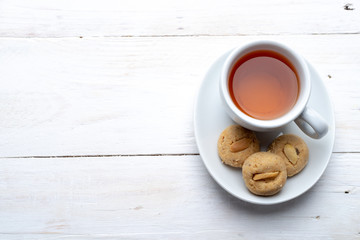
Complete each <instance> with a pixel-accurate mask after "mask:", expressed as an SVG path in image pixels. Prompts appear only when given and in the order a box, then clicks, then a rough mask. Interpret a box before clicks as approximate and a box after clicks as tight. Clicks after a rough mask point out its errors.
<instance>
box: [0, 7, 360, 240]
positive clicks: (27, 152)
mask: <svg viewBox="0 0 360 240" xmlns="http://www.w3.org/2000/svg"><path fill="white" fill-rule="evenodd" d="M258 39H270V40H276V41H281V42H283V43H285V44H287V45H289V46H291V47H293V48H295V49H296V50H298V51H299V52H300V53H301V54H303V55H304V56H305V57H306V59H307V60H308V61H310V62H311V63H312V64H313V65H314V66H315V67H316V69H317V70H318V72H319V73H320V75H321V77H322V78H323V81H324V82H325V84H326V86H327V89H328V92H329V95H330V96H331V99H332V101H333V105H334V112H335V117H336V139H335V145H334V149H333V154H332V156H331V159H330V163H329V166H328V168H327V170H326V172H325V174H324V175H323V176H322V177H321V179H320V181H319V182H318V183H317V184H316V185H315V186H314V187H313V188H311V189H310V190H309V191H308V192H307V193H305V194H304V195H302V196H300V197H298V198H296V199H294V200H292V201H289V202H286V203H284V204H278V205H272V206H257V205H253V204H250V203H246V202H243V201H241V200H238V199H237V198H234V197H232V196H231V195H230V194H228V193H227V192H225V191H224V190H223V189H222V188H221V187H219V186H218V185H217V184H216V183H215V181H214V180H213V179H212V178H211V176H210V175H209V174H208V172H207V171H206V168H205V167H204V164H203V163H202V161H201V157H200V156H199V153H198V150H197V146H196V143H195V137H194V133H193V132H194V128H193V109H194V100H195V96H196V93H197V91H198V89H199V86H200V84H201V82H202V80H203V77H204V74H205V73H206V71H207V69H208V68H209V66H210V65H211V64H212V63H213V61H214V60H215V59H216V58H217V57H219V56H220V55H222V54H223V53H224V52H226V51H228V50H229V49H231V48H233V47H235V46H238V45H239V44H242V43H244V42H248V41H252V40H258ZM0 83H1V87H0V239H360V2H359V1H358V0H357V1H350V2H346V1H325V0H322V1H321V0H317V1H308V0H307V1H300V0H296V1H290V2H289V1H265V0H260V1H236V0H234V1H230V0H225V1H224V0H218V1H204V0H202V1H196V0H195V1H187V0H181V1H180V0H179V1H165V0H152V1H139V0H132V1H115V0H97V1H86V0H52V1H48V0H32V1H29V0H1V1H0Z"/></svg>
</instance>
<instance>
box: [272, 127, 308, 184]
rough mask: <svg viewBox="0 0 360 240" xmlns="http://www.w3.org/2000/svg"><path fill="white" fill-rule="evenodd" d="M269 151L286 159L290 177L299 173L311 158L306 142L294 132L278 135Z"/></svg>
mask: <svg viewBox="0 0 360 240" xmlns="http://www.w3.org/2000/svg"><path fill="white" fill-rule="evenodd" d="M268 151H269V152H272V153H275V154H278V155H279V156H281V157H282V158H283V159H284V161H285V164H286V170H287V174H288V177H291V176H294V175H295V174H297V173H299V172H300V171H301V170H302V169H303V168H304V167H305V166H306V164H307V163H308V160H309V149H308V147H307V145H306V143H305V142H304V140H302V139H301V138H300V137H298V136H296V135H292V134H286V135H281V136H279V137H277V138H276V139H275V140H274V141H273V142H272V143H271V144H270V146H269V147H268Z"/></svg>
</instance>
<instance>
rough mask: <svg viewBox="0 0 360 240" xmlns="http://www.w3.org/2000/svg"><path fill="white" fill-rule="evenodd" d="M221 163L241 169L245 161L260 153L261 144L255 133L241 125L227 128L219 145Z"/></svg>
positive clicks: (220, 138) (221, 136)
mask: <svg viewBox="0 0 360 240" xmlns="http://www.w3.org/2000/svg"><path fill="white" fill-rule="evenodd" d="M217 147H218V154H219V157H220V159H221V161H222V162H223V163H225V164H227V165H229V166H232V167H238V168H241V167H242V165H243V163H244V161H245V159H247V158H248V157H249V156H250V155H251V154H253V153H255V152H259V151H260V144H259V141H258V139H257V138H256V135H255V133H254V132H253V131H250V130H248V129H245V128H243V127H241V126H239V125H231V126H229V127H227V128H226V129H225V130H224V131H223V132H222V133H221V134H220V137H219V140H218V143H217Z"/></svg>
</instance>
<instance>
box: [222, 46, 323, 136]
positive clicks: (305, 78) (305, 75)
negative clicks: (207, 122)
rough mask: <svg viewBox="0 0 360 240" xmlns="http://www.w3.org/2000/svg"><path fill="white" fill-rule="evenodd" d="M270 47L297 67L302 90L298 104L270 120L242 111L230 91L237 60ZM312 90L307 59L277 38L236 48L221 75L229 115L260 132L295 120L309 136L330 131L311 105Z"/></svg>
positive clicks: (224, 99)
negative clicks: (232, 73)
mask: <svg viewBox="0 0 360 240" xmlns="http://www.w3.org/2000/svg"><path fill="white" fill-rule="evenodd" d="M258 50H270V51H273V52H276V53H278V54H280V55H282V56H283V57H285V58H286V59H287V60H288V61H289V62H290V63H291V64H292V66H293V67H294V68H295V70H296V72H297V76H298V82H299V85H300V86H299V92H298V96H297V100H296V102H295V104H294V106H293V107H292V108H291V109H290V110H289V111H288V112H286V113H285V114H283V115H281V116H279V117H277V118H274V119H269V120H260V119H257V118H254V117H251V116H249V115H248V114H245V113H244V112H242V111H241V110H240V109H239V108H238V107H237V106H236V105H235V103H234V102H233V100H232V98H231V96H230V91H229V75H230V72H231V70H232V69H233V67H234V65H235V64H236V62H237V61H238V60H239V59H240V58H242V57H243V56H245V55H246V54H248V53H251V52H254V51H258ZM310 92H311V78H310V73H309V69H308V66H307V64H306V62H305V61H304V59H303V58H302V57H301V56H300V55H298V54H297V53H296V52H295V51H293V50H292V49H290V48H289V47H287V46H285V45H283V44H280V43H277V42H273V41H256V42H252V43H249V44H246V45H244V46H241V47H239V48H236V49H234V50H233V51H232V52H231V53H230V54H229V56H228V57H227V59H226V61H225V63H224V65H223V68H222V71H221V76H220V95H221V98H222V100H223V103H224V105H225V109H226V112H227V113H228V114H229V116H230V117H231V118H232V119H233V120H234V121H235V122H236V123H238V124H240V125H241V126H243V127H245V128H248V129H251V130H254V131H259V132H266V131H274V130H278V129H280V128H282V127H284V126H285V125H287V124H288V123H290V122H292V121H295V123H296V124H297V125H298V127H299V128H300V129H301V130H302V131H303V132H304V133H305V134H307V135H308V136H310V137H312V138H315V139H320V138H322V137H323V136H324V135H326V133H327V131H328V124H327V123H326V121H325V120H324V119H323V118H322V117H321V116H320V115H319V114H318V113H317V112H316V111H315V110H313V109H311V108H309V107H308V106H306V105H307V103H308V100H309V97H310Z"/></svg>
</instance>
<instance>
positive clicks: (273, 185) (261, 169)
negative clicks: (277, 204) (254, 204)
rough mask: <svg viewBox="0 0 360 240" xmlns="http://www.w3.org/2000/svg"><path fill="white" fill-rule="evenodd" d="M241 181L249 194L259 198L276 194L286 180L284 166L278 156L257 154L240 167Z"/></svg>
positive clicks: (266, 153)
mask: <svg viewBox="0 0 360 240" xmlns="http://www.w3.org/2000/svg"><path fill="white" fill-rule="evenodd" d="M242 174H243V179H244V181H245V185H246V187H247V188H248V189H249V191H250V192H252V193H254V194H256V195H260V196H270V195H274V194H276V193H278V192H279V191H280V190H281V189H282V188H283V187H284V185H285V183H286V179H287V172H286V165H285V163H284V161H283V160H282V159H281V157H280V156H279V155H276V154H273V153H270V152H258V153H254V154H252V155H251V156H250V157H248V158H247V159H246V160H245V162H244V165H243V167H242Z"/></svg>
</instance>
